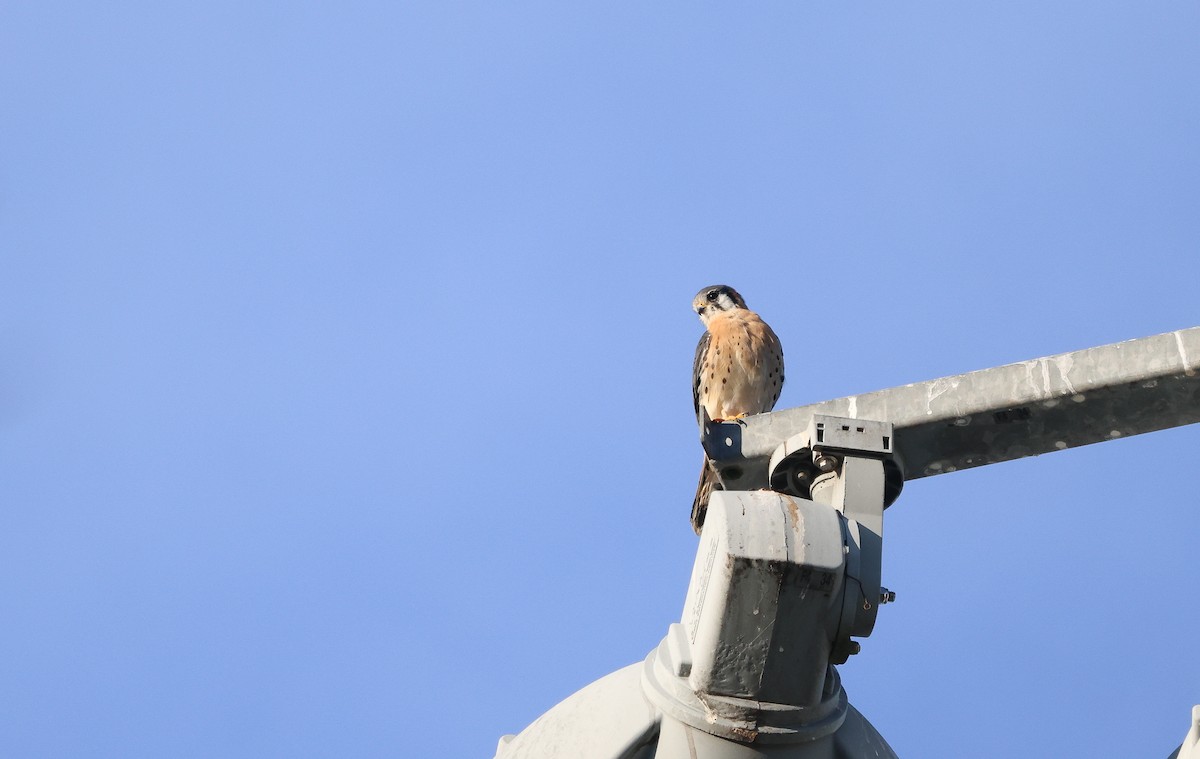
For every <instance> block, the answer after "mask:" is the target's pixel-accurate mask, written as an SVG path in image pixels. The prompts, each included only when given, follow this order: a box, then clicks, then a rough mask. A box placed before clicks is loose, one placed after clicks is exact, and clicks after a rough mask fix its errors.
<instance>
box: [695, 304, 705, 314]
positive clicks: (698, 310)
mask: <svg viewBox="0 0 1200 759" xmlns="http://www.w3.org/2000/svg"><path fill="white" fill-rule="evenodd" d="M696 313H697V314H699V315H700V316H704V306H696Z"/></svg>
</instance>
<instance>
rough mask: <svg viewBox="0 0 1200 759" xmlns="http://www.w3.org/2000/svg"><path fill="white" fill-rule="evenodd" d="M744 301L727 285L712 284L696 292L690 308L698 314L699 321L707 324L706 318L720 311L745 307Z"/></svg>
mask: <svg viewBox="0 0 1200 759" xmlns="http://www.w3.org/2000/svg"><path fill="white" fill-rule="evenodd" d="M745 307H746V301H744V300H742V296H741V295H738V291H737V290H734V289H733V288H732V287H730V286H729V285H712V286H710V287H706V288H704V289H703V290H701V291H700V292H698V293H696V297H695V298H693V299H692V310H693V311H695V312H696V313H697V314H699V315H700V321H701V322H703V323H704V326H706V327H707V326H708V320H709V319H711V318H713V317H714V316H716V315H717V314H719V313H721V312H722V311H732V310H734V309H736V308H745Z"/></svg>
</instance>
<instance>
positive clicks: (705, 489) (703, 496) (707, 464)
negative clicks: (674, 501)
mask: <svg viewBox="0 0 1200 759" xmlns="http://www.w3.org/2000/svg"><path fill="white" fill-rule="evenodd" d="M720 482H721V479H720V477H719V476H718V475H717V469H716V467H714V466H713V464H712V462H711V461H709V460H708V456H705V457H704V466H703V468H702V469H701V470H700V484H699V485H697V486H696V500H694V501H692V529H693V530H695V531H696V534H697V535H699V534H700V529H701V528H702V527H704V515H705V514H706V513H708V497H709V496H710V495H712V491H713V489H714V488H715V487H716V486H717V485H718V484H720Z"/></svg>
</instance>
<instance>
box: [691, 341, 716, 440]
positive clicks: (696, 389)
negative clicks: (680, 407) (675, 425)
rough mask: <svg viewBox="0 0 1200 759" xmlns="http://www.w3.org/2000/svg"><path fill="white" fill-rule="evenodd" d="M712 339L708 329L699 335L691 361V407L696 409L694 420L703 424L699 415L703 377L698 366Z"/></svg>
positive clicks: (702, 360)
mask: <svg viewBox="0 0 1200 759" xmlns="http://www.w3.org/2000/svg"><path fill="white" fill-rule="evenodd" d="M711 339H712V335H710V334H709V333H708V330H704V334H703V335H701V336H700V342H698V343H696V358H695V360H694V361H693V362H692V407H693V408H694V409H696V421H697V423H699V424H704V419H703V417H701V416H700V383H701V381H703V379H704V378H703V377H701V376H700V367H701V365H703V364H704V356H705V354H707V353H708V344H709V341H710V340H711Z"/></svg>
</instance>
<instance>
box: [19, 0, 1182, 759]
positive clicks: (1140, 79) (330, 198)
mask: <svg viewBox="0 0 1200 759" xmlns="http://www.w3.org/2000/svg"><path fill="white" fill-rule="evenodd" d="M1198 31H1200V10H1197V8H1196V6H1195V4H1192V3H1184V2H1148V3H1136V4H1134V3H1112V2H1063V3H1053V4H1046V3H1032V2H1016V3H1006V4H1002V5H999V6H994V5H989V6H987V7H983V6H982V5H980V4H962V3H936V2H914V3H906V4H898V3H874V4H856V5H854V7H844V6H843V5H839V4H817V3H796V2H787V3H783V2H764V3H753V4H749V5H747V4H728V3H727V4H715V3H699V4H697V3H672V2H666V3H571V4H564V3H549V2H540V3H539V2H514V3H479V2H469V1H467V0H463V1H462V2H438V3H421V4H404V3H395V4H394V3H370V2H356V1H353V0H351V1H344V2H339V3H325V4H322V3H291V4H282V3H280V4H269V3H261V2H250V3H244V2H243V3H231V2H214V3H204V4H173V3H168V4H161V3H111V4H96V3H71V2H53V1H43V2H37V3H8V4H6V5H5V6H4V7H3V8H0V135H2V137H3V139H2V141H0V151H2V152H0V156H2V159H0V261H2V262H3V277H2V278H0V620H3V624H2V625H0V647H2V650H3V651H4V652H5V656H3V657H0V711H2V712H3V714H4V718H3V720H0V754H3V755H5V756H14V757H17V756H19V757H63V756H70V757H112V756H121V757H156V758H158V757H180V758H182V757H217V756H220V757H328V756H353V757H371V756H463V757H467V756H484V757H490V756H491V755H492V751H493V750H494V748H495V745H496V741H497V739H498V738H499V737H500V735H502V734H504V733H509V732H517V731H519V730H520V729H521V728H523V727H524V726H525V725H527V724H528V723H529V722H531V721H532V720H533V719H535V718H536V717H537V716H538V715H539V714H541V713H542V712H544V711H545V710H546V709H548V708H550V707H551V706H552V705H553V704H555V703H556V702H558V701H559V700H561V699H563V698H565V697H566V696H568V695H569V694H570V693H572V692H573V691H575V690H577V689H579V688H581V687H583V686H585V685H587V684H588V683H589V682H591V681H593V680H595V679H597V678H599V677H601V676H603V675H605V674H607V673H608V672H611V671H613V670H615V669H617V668H619V667H622V666H624V665H626V664H629V663H632V662H634V661H638V660H640V659H641V658H643V657H644V656H645V655H646V653H647V652H648V651H649V650H650V649H651V648H652V647H654V646H655V645H656V644H657V642H658V640H659V639H660V638H661V637H662V635H663V634H664V633H665V631H666V629H667V626H668V625H669V624H670V623H671V622H672V621H675V620H677V619H678V616H679V612H680V609H681V607H682V603H683V597H684V592H685V590H686V584H687V579H688V575H689V572H690V569H691V563H692V559H693V553H694V550H695V545H696V538H695V536H694V535H693V534H692V532H691V530H690V527H689V525H688V512H689V508H690V503H691V497H692V493H693V489H694V487H695V478H696V475H697V473H698V470H699V464H700V449H699V446H698V444H697V440H696V438H697V435H696V430H695V422H694V419H693V417H692V410H691V398H690V393H689V387H690V384H689V383H690V378H689V373H690V370H691V359H692V351H693V349H694V346H695V341H696V339H697V338H698V336H699V334H700V332H701V327H700V325H699V323H698V322H697V320H696V319H695V316H694V314H693V313H692V312H691V311H690V310H689V303H690V299H691V297H692V295H693V294H694V293H695V292H696V291H697V290H699V289H700V288H701V287H703V286H705V285H709V284H713V283H718V282H724V283H728V284H731V285H734V286H735V287H737V288H738V289H739V290H740V291H741V292H742V293H743V294H744V295H745V297H746V299H747V300H748V302H749V304H750V306H751V307H753V308H755V309H757V310H759V311H760V312H761V313H762V314H763V315H764V316H765V317H766V318H767V319H768V320H769V321H770V322H771V324H772V325H773V326H774V328H775V330H776V331H777V332H778V333H779V335H780V337H781V339H782V341H783V344H784V348H785V354H786V359H787V363H788V372H787V375H788V385H787V386H786V387H785V388H784V391H783V396H782V398H781V401H780V406H781V407H786V406H795V405H802V404H806V403H811V402H816V401H820V400H824V399H827V398H833V397H838V396H843V395H847V394H851V393H858V392H864V391H869V390H876V389H880V388H885V387H890V386H894V385H898V384H904V383H908V382H914V381H919V380H924V379H930V378H934V377H939V376H944V375H948V374H955V373H959V372H964V371H970V370H974V369H981V368H986V367H989V366H994V365H998V364H1002V363H1008V362H1011V361H1017V360H1022V359H1026V358H1033V357H1037V356H1042V355H1047V354H1052V353H1058V352H1062V351H1068V350H1075V349H1080V348H1086V347H1090V346H1093V345H1100V344H1105V343H1110V342H1116V341H1118V340H1123V339H1129V338H1135V337H1141V336H1145V335H1150V334H1155V333H1159V332H1165V331H1169V330H1173V329H1179V328H1183V327H1189V326H1194V325H1197V324H1200V315H1198V314H1197V301H1198V298H1197V293H1198V282H1200V256H1198V251H1200V41H1198V40H1200V38H1198V36H1197V32H1198ZM1198 445H1200V429H1196V428H1181V429H1176V430H1171V431H1167V432H1162V433H1156V434H1153V435H1146V436H1141V437H1139V438H1131V439H1127V440H1120V441H1115V442H1112V443H1105V444H1103V445H1098V446H1092V447H1088V448H1083V449H1078V450H1072V451H1067V452H1063V453H1058V454H1054V455H1050V456H1043V457H1040V458H1037V459H1029V460H1023V461H1018V462H1012V463H1008V464H1003V465H998V466H994V467H987V468H984V469H980V470H974V471H969V472H963V473H956V474H954V475H951V476H944V477H934V478H929V479H926V480H922V481H919V482H914V483H912V484H910V486H909V487H908V488H906V490H905V492H904V495H903V497H902V498H901V500H900V501H899V502H897V504H896V505H895V506H894V507H893V508H891V509H889V511H888V514H887V522H886V525H887V527H886V529H887V537H886V543H885V555H884V581H885V584H886V585H888V587H890V588H893V589H894V590H896V591H897V592H898V595H899V598H898V601H897V603H896V604H893V605H890V606H888V607H886V608H884V609H883V610H882V612H881V614H880V618H879V622H878V624H877V626H876V628H875V633H874V635H873V636H872V637H871V638H869V639H867V640H866V641H864V650H863V653H862V655H860V656H858V657H856V658H855V659H854V660H853V661H851V662H850V663H848V664H847V665H846V666H845V667H844V668H843V676H844V679H845V683H846V687H847V689H848V692H849V694H850V698H851V701H852V702H853V703H854V704H855V705H856V706H858V707H859V709H860V710H861V711H863V712H864V714H865V715H866V716H867V717H868V718H869V719H870V720H871V721H872V722H873V723H874V724H875V725H876V727H877V728H879V730H880V731H881V732H882V733H883V734H884V735H885V736H886V737H887V738H888V740H889V741H890V742H891V743H892V745H893V747H894V748H895V749H896V750H897V751H898V752H899V753H900V754H901V755H902V756H919V757H961V756H966V755H970V756H974V757H1012V756H1023V755H1030V756H1063V755H1080V756H1097V757H1127V756H1135V755H1137V756H1165V755H1166V754H1167V753H1168V752H1169V751H1170V750H1171V749H1172V748H1173V747H1174V746H1175V745H1177V743H1178V742H1179V741H1180V740H1181V739H1182V738H1183V735H1184V733H1185V732H1186V729H1187V720H1188V714H1189V709H1190V707H1191V705H1192V704H1194V703H1200V660H1198V659H1197V657H1196V656H1195V655H1194V650H1193V649H1194V645H1192V643H1191V641H1193V640H1194V637H1195V631H1196V629H1197V627H1198V626H1200V611H1198V607H1197V604H1196V600H1195V588H1196V587H1197V586H1198V585H1200V570H1198V569H1197V566H1196V562H1195V558H1194V557H1195V550H1196V549H1195V546H1196V544H1197V539H1198V538H1200V528H1198V527H1197V518H1196V513H1197V512H1196V509H1197V497H1196V487H1195V481H1194V477H1193V474H1194V464H1193V461H1194V452H1195V450H1196V448H1197V446H1198Z"/></svg>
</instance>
